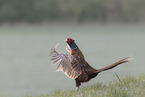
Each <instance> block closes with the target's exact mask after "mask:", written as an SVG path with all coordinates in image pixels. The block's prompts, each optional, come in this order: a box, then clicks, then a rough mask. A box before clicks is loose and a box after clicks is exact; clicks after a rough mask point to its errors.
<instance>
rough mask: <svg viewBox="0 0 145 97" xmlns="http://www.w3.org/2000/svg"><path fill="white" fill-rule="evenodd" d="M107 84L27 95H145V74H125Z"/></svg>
mask: <svg viewBox="0 0 145 97" xmlns="http://www.w3.org/2000/svg"><path fill="white" fill-rule="evenodd" d="M118 79H119V80H118V81H114V82H109V83H106V84H102V83H94V84H92V85H88V86H85V87H81V88H80V89H79V91H76V90H54V91H53V92H51V93H50V94H41V95H39V96H26V97H145V75H140V76H139V77H138V78H136V77H134V76H125V77H123V78H121V79H120V78H118Z"/></svg>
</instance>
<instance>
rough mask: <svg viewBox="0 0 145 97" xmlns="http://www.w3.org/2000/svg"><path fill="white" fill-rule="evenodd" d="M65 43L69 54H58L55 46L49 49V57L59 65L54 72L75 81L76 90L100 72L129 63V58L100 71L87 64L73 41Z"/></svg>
mask: <svg viewBox="0 0 145 97" xmlns="http://www.w3.org/2000/svg"><path fill="white" fill-rule="evenodd" d="M66 42H67V48H66V50H67V51H68V52H69V54H63V53H58V52H57V51H56V50H55V49H56V47H57V46H58V44H57V45H56V46H55V47H53V48H52V49H51V52H50V56H52V58H51V60H52V62H53V64H56V63H59V65H58V68H57V69H56V71H63V72H64V73H65V75H67V76H68V77H69V78H71V79H75V82H76V88H77V90H78V88H79V87H80V86H81V83H84V82H88V81H89V80H91V79H92V78H94V77H96V76H97V75H98V74H99V73H100V72H102V71H106V70H109V69H112V68H114V67H116V66H118V65H120V64H122V63H126V62H128V61H129V57H126V58H124V59H122V60H120V61H118V62H116V63H114V64H112V65H109V66H106V67H104V68H101V69H95V68H93V67H91V66H90V65H89V64H88V63H87V61H86V60H85V58H84V55H83V53H82V52H81V50H80V49H79V47H78V46H77V45H76V43H75V40H73V39H71V38H68V39H67V40H66Z"/></svg>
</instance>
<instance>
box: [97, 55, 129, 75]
mask: <svg viewBox="0 0 145 97" xmlns="http://www.w3.org/2000/svg"><path fill="white" fill-rule="evenodd" d="M130 60H131V59H130V58H129V57H126V58H124V59H122V60H120V61H118V62H116V63H114V64H112V65H109V66H107V67H104V68H101V69H99V70H97V72H102V71H106V70H109V69H112V68H114V67H116V66H118V65H120V64H122V63H126V62H129V61H130Z"/></svg>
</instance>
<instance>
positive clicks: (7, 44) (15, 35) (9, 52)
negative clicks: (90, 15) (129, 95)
mask: <svg viewBox="0 0 145 97" xmlns="http://www.w3.org/2000/svg"><path fill="white" fill-rule="evenodd" d="M67 37H71V38H73V39H75V40H76V43H77V44H78V46H79V47H80V49H81V50H82V52H83V53H84V56H85V58H86V60H87V61H88V63H89V64H90V65H91V66H92V67H94V68H96V69H97V68H101V67H104V66H107V65H110V64H111V63H113V62H116V61H118V60H120V59H122V58H124V57H127V56H131V57H134V58H135V60H134V61H133V62H130V63H126V64H123V65H121V66H118V67H117V68H115V69H112V70H110V71H106V72H104V73H101V74H99V75H98V76H97V77H96V78H94V79H93V80H91V81H90V82H89V83H87V85H89V84H91V83H94V82H103V83H105V82H108V81H114V80H117V77H116V76H115V73H117V74H118V75H119V77H123V76H124V75H127V74H130V75H135V76H137V75H138V74H141V73H145V70H144V68H145V65H144V64H145V60H144V58H145V51H144V50H145V45H144V42H145V28H144V24H117V25H116V24H112V25H111V24H110V25H109V24H83V25H78V24H42V25H26V24H21V25H12V26H10V25H1V27H0V93H1V94H2V95H8V96H24V95H39V94H43V93H44V94H45V93H50V92H51V91H53V90H54V89H75V82H74V80H71V79H69V78H67V77H66V76H65V75H64V74H63V73H62V72H59V73H57V72H55V69H56V68H57V66H56V65H52V64H51V62H50V57H49V52H50V49H51V47H53V46H54V45H55V44H56V43H58V42H59V43H60V45H59V46H58V48H57V50H58V51H59V52H63V53H67V52H66V50H65V47H66V43H65V42H64V40H65V39H66V38H67ZM84 85H86V84H84ZM84 85H83V86H84Z"/></svg>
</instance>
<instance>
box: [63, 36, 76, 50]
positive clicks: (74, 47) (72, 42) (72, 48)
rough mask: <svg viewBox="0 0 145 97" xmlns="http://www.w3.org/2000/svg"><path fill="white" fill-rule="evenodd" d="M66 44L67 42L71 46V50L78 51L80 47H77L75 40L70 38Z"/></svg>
mask: <svg viewBox="0 0 145 97" xmlns="http://www.w3.org/2000/svg"><path fill="white" fill-rule="evenodd" d="M66 42H67V44H68V45H69V47H70V49H71V50H76V49H78V46H77V45H76V43H75V40H73V39H71V38H68V39H67V40H66Z"/></svg>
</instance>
